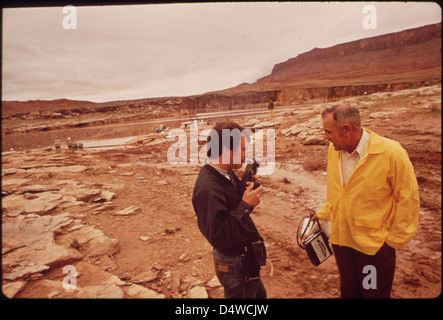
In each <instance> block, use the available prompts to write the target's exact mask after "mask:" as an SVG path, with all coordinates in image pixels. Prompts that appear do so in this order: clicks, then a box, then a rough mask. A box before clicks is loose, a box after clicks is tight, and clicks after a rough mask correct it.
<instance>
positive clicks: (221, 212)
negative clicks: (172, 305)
mask: <svg viewBox="0 0 443 320" xmlns="http://www.w3.org/2000/svg"><path fill="white" fill-rule="evenodd" d="M223 130H225V132H226V130H227V131H228V132H237V133H238V134H234V135H233V136H232V138H228V139H223ZM241 132H243V128H242V127H241V126H239V125H238V124H236V123H234V122H225V123H217V124H216V125H215V126H214V128H213V129H212V130H211V132H210V134H209V136H208V140H209V141H208V144H209V142H210V139H211V136H213V135H217V136H218V146H217V147H218V150H213V149H209V150H210V154H208V156H209V163H207V164H205V165H204V166H203V167H202V169H201V170H200V173H199V175H198V177H197V180H196V182H195V186H194V192H193V196H192V204H193V207H194V211H195V213H196V215H197V222H198V227H199V229H200V231H201V233H202V234H203V235H204V236H205V238H206V239H207V240H208V242H209V243H210V244H211V245H212V246H213V248H214V265H215V272H216V275H217V277H218V279H219V281H220V283H221V284H222V286H223V288H224V296H225V298H260V299H264V298H266V289H265V287H264V285H263V282H262V280H261V278H260V263H259V260H260V259H263V258H264V259H265V262H266V257H265V254H264V257H263V256H261V257H257V256H254V254H253V253H254V251H257V250H254V248H258V249H259V251H260V249H261V250H263V251H262V252H263V253H265V252H266V249H265V247H264V242H263V238H262V237H261V235H260V233H259V232H258V230H257V228H256V227H255V224H254V222H253V221H252V219H251V213H252V211H253V210H254V208H255V207H256V206H257V205H258V204H259V203H260V195H261V193H262V192H263V188H262V187H261V186H260V187H258V188H257V189H255V190H253V183H250V184H249V185H248V186H247V187H246V190H244V189H243V188H242V187H241V183H240V180H239V179H238V177H237V176H236V175H235V174H234V172H233V171H232V169H239V168H241V167H242V163H243V162H244V161H245V148H246V144H247V142H248V140H249V137H248V136H245V135H240V133H241ZM237 157H238V158H240V160H241V161H237V162H239V163H237V164H236V163H235V162H236V161H234V159H235V158H237ZM226 159H228V160H227V161H226Z"/></svg>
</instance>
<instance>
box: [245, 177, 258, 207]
mask: <svg viewBox="0 0 443 320" xmlns="http://www.w3.org/2000/svg"><path fill="white" fill-rule="evenodd" d="M246 185H247V187H246V190H245V192H244V193H243V198H242V200H243V201H244V202H246V203H247V204H248V205H250V206H251V207H255V206H257V205H258V204H259V203H260V195H261V194H262V193H263V187H262V186H260V187H258V188H257V189H255V190H253V188H254V182H249V181H248V182H246Z"/></svg>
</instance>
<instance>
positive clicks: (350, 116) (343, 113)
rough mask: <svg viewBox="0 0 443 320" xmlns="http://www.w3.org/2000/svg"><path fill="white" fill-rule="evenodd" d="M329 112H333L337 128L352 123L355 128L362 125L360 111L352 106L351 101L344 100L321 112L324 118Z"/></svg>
mask: <svg viewBox="0 0 443 320" xmlns="http://www.w3.org/2000/svg"><path fill="white" fill-rule="evenodd" d="M329 113H332V117H333V118H334V120H335V122H336V124H337V128H341V127H342V126H344V125H346V124H349V125H351V126H352V128H353V129H360V127H361V116H360V111H358V109H357V108H355V107H353V106H351V104H350V103H349V102H343V103H340V104H336V105H334V106H332V107H329V108H326V109H324V110H323V111H322V113H321V116H322V118H324V117H325V116H326V115H327V114H329Z"/></svg>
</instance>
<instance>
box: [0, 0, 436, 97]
mask: <svg viewBox="0 0 443 320" xmlns="http://www.w3.org/2000/svg"><path fill="white" fill-rule="evenodd" d="M367 5H371V6H372V7H369V8H366V10H364V8H365V7H366V6H367ZM2 11H3V12H2V14H3V26H2V27H3V34H2V49H3V53H2V100H18V101H27V100H52V99H62V98H66V99H71V100H88V101H93V102H107V101H116V100H131V99H142V98H154V97H169V96H189V95H196V94H202V93H205V92H209V91H215V90H223V89H227V88H230V87H234V86H236V85H239V84H241V83H244V82H247V83H253V82H255V81H256V80H257V79H259V78H262V77H264V76H266V75H269V74H270V73H271V71H272V68H273V66H274V65H275V64H277V63H280V62H284V61H286V60H288V59H290V58H294V57H296V56H297V55H298V54H301V53H304V52H307V51H310V50H312V49H313V48H315V47H317V48H327V47H331V46H334V45H336V44H340V43H345V42H349V41H354V40H358V39H363V38H368V37H373V36H377V35H381V34H387V33H392V32H397V31H402V30H406V29H410V28H415V27H421V26H424V25H429V24H433V23H438V22H441V8H440V7H439V6H438V5H437V4H436V3H433V2H373V3H371V2H311V3H310V2H242V3H232V2H230V3H229V2H226V3H220V2H217V3H210V2H208V3H172V4H145V5H140V4H138V5H127V6H124V5H118V6H116V5H107V6H74V7H68V8H64V7H63V6H60V7H41V8H38V7H35V8H3V10H2Z"/></svg>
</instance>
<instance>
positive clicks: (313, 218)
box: [311, 213, 318, 221]
mask: <svg viewBox="0 0 443 320" xmlns="http://www.w3.org/2000/svg"><path fill="white" fill-rule="evenodd" d="M317 220H318V216H317V213H314V215H313V216H312V217H311V221H317Z"/></svg>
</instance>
